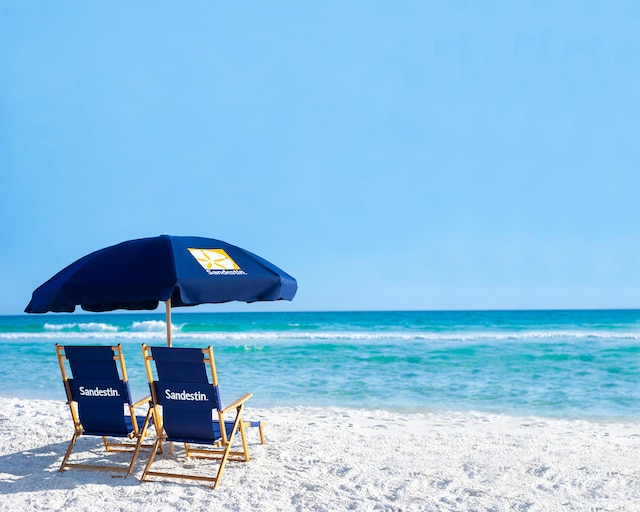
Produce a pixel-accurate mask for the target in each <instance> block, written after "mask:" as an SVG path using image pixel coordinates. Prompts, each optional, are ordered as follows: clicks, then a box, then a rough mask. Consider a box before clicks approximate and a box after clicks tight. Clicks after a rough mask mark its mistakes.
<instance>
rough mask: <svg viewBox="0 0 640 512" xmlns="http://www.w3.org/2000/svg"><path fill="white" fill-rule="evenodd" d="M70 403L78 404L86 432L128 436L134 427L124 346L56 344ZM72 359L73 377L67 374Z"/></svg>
mask: <svg viewBox="0 0 640 512" xmlns="http://www.w3.org/2000/svg"><path fill="white" fill-rule="evenodd" d="M56 352H57V355H58V362H59V364H60V371H61V373H62V380H63V382H64V384H65V390H66V393H67V399H68V400H69V404H70V406H71V404H72V403H73V402H75V403H76V404H77V418H76V414H75V412H74V409H73V407H72V415H73V416H74V421H75V422H78V421H79V422H80V424H82V428H83V430H84V433H85V434H90V435H100V436H120V437H122V436H126V435H127V434H129V433H130V432H131V430H132V425H131V424H130V423H129V422H127V419H129V418H127V417H126V415H125V407H127V406H128V407H129V408H130V414H131V413H132V411H131V409H132V406H131V404H132V401H131V392H130V390H129V383H128V380H127V373H126V367H125V364H124V356H123V355H122V347H121V346H120V345H117V346H113V347H109V346H70V345H67V346H61V345H56ZM65 360H66V361H68V367H69V369H70V373H71V376H69V375H68V374H67V367H66V365H65Z"/></svg>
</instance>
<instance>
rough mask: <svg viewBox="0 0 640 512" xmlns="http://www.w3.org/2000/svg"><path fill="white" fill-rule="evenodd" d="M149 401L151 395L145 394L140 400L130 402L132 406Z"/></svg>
mask: <svg viewBox="0 0 640 512" xmlns="http://www.w3.org/2000/svg"><path fill="white" fill-rule="evenodd" d="M150 401H151V395H149V396H145V397H144V398H141V399H140V400H138V401H137V402H136V403H135V404H131V405H133V407H139V406H141V405H142V404H144V403H145V402H147V403H148V402H150Z"/></svg>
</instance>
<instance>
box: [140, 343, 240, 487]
mask: <svg viewBox="0 0 640 512" xmlns="http://www.w3.org/2000/svg"><path fill="white" fill-rule="evenodd" d="M142 352H143V355H144V362H145V367H146V371H147V378H148V380H149V386H150V388H151V398H152V407H153V409H154V418H155V422H156V431H157V432H158V436H157V439H156V442H155V444H154V446H153V448H152V450H151V455H150V456H149V461H148V462H147V465H146V467H145V469H144V471H143V473H142V477H141V480H143V481H145V480H148V479H149V477H164V478H178V479H188V480H202V481H206V482H210V483H213V487H214V488H216V487H217V486H218V484H219V482H220V478H221V476H222V472H223V471H224V468H225V465H226V463H227V462H228V461H229V460H235V461H242V462H246V461H248V460H249V451H248V448H247V439H246V433H245V426H246V425H245V423H244V422H243V419H242V413H243V408H244V404H245V402H246V401H247V400H249V399H250V398H251V397H252V394H251V393H248V394H246V395H244V396H243V397H241V398H239V399H238V400H236V401H234V402H233V403H231V404H230V405H228V406H227V407H223V405H222V402H221V400H220V392H219V388H218V377H217V373H216V366H215V361H214V358H213V349H212V348H211V347H207V348H204V349H200V348H176V347H149V346H147V345H143V346H142ZM226 418H228V419H226ZM221 426H222V428H221ZM238 437H239V438H240V441H241V445H242V448H241V450H239V451H234V450H232V444H233V443H234V442H236V441H237V438H238ZM164 442H170V443H182V444H184V448H185V452H186V456H187V457H192V458H199V459H214V460H217V461H218V468H217V471H216V472H215V475H214V476H211V475H202V474H194V472H189V473H185V472H181V473H174V472H164V471H152V470H151V466H152V464H153V462H154V459H155V457H156V453H157V450H158V449H159V448H161V447H162V445H163V443H164ZM182 471H184V469H183V470H182ZM201 473H202V472H201Z"/></svg>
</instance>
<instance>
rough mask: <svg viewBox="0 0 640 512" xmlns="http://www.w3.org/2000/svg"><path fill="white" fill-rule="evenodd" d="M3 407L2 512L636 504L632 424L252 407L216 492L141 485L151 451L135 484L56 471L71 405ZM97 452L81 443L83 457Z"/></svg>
mask: <svg viewBox="0 0 640 512" xmlns="http://www.w3.org/2000/svg"><path fill="white" fill-rule="evenodd" d="M0 411H1V412H0V493H1V494H2V495H3V508H4V509H6V510H14V509H15V510H18V509H20V510H59V509H62V508H65V509H66V510H71V511H80V510H87V509H88V508H91V509H96V508H102V507H105V509H108V510H121V511H129V510H131V511H133V510H167V511H169V510H187V509H196V510H197V509H202V508H203V507H204V506H205V504H206V506H207V507H209V508H211V509H213V510H225V511H226V510H248V509H249V508H252V509H260V510H268V511H276V510H283V511H284V510H301V511H302V510H347V509H354V510H371V509H378V508H379V509H383V510H403V511H406V510H421V511H423V510H456V511H457V510H459V511H466V510H470V509H473V510H529V511H537V510H540V511H543V510H558V509H560V508H562V509H563V510H586V509H599V508H602V509H606V510H620V511H626V510H632V507H634V506H635V504H637V502H638V501H639V500H640V459H638V458H637V457H633V456H631V455H630V454H633V453H639V452H640V422H638V421H631V422H620V423H618V422H604V421H587V420H566V419H550V418H540V417H516V416H507V415H497V414H485V413H478V412H431V413H407V414H400V413H392V412H388V411H378V410H356V409H344V408H334V407H331V408H311V407H297V408H292V407H276V408H272V409H256V408H251V407H250V408H248V409H247V412H246V413H245V418H246V419H263V420H265V421H266V422H267V427H266V429H265V434H266V441H267V442H266V444H265V445H260V444H259V439H258V434H257V431H256V430H255V429H254V430H251V431H249V450H250V454H251V456H252V460H251V461H250V462H248V463H229V464H228V465H227V468H226V470H225V473H224V476H223V478H222V480H221V482H220V485H219V487H218V489H217V490H215V491H213V490H211V489H209V488H207V487H205V486H203V485H201V484H198V483H192V482H183V481H179V482H164V481H163V482H145V483H141V482H139V481H138V476H139V475H140V474H141V472H142V467H143V465H144V461H146V454H145V453H142V454H141V456H140V459H139V460H138V462H137V464H136V469H135V471H134V474H133V475H132V476H131V477H129V478H127V479H122V478H113V476H112V475H113V473H111V472H105V471H88V470H77V469H76V470H73V469H72V470H68V471H66V472H64V473H60V472H58V471H57V469H58V466H59V464H60V461H61V459H62V455H63V453H64V450H65V449H66V446H67V444H68V441H69V440H70V438H71V434H72V430H73V429H72V425H71V420H70V415H69V412H68V409H67V406H66V404H64V402H62V401H55V400H22V399H17V398H2V397H0ZM100 448H101V446H100V441H99V440H98V439H96V438H91V437H86V438H81V439H80V441H78V447H77V450H78V452H77V453H79V454H83V455H85V456H86V455H87V454H88V453H89V452H96V453H98V452H100V451H101V449H100ZM112 455H113V456H114V457H123V456H121V455H116V454H110V455H109V457H112ZM178 455H179V453H178ZM114 460H115V459H114ZM164 463H166V464H169V465H171V464H175V461H172V460H166V461H163V464H164ZM190 463H191V462H190Z"/></svg>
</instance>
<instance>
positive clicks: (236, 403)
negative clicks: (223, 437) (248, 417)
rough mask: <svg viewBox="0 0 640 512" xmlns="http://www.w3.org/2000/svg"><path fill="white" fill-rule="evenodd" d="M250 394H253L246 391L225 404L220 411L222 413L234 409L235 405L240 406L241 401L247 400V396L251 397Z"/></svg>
mask: <svg viewBox="0 0 640 512" xmlns="http://www.w3.org/2000/svg"><path fill="white" fill-rule="evenodd" d="M252 396H253V393H247V394H246V395H244V396H242V397H240V398H238V399H237V400H236V401H235V402H233V403H232V404H229V405H227V406H226V407H225V408H224V409H222V413H223V414H224V413H226V412H229V411H231V410H232V409H235V408H236V407H239V406H241V405H242V404H243V403H245V402H246V401H247V400H249V398H251V397H252Z"/></svg>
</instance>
